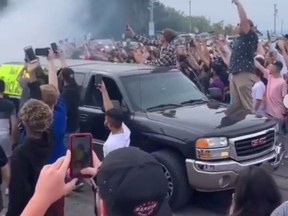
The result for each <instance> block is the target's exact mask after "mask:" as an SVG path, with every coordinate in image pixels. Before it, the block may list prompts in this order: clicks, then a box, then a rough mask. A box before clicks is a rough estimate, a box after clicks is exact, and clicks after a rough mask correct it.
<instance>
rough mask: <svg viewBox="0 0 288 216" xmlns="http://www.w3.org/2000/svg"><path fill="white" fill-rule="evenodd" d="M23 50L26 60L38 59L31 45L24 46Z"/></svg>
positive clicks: (31, 61)
mask: <svg viewBox="0 0 288 216" xmlns="http://www.w3.org/2000/svg"><path fill="white" fill-rule="evenodd" d="M24 52H25V59H26V60H27V62H29V63H35V62H37V61H38V59H37V56H36V55H35V52H34V50H33V47H32V46H27V47H25V48H24Z"/></svg>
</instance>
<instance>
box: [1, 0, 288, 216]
mask: <svg viewBox="0 0 288 216" xmlns="http://www.w3.org/2000/svg"><path fill="white" fill-rule="evenodd" d="M233 3H234V4H235V5H236V7H237V9H238V13H239V17H240V23H239V25H238V26H237V32H238V35H239V36H238V38H237V39H236V40H235V41H234V43H233V46H232V47H231V46H230V45H229V44H227V42H226V39H225V37H215V39H214V41H213V45H212V48H208V47H207V41H205V40H204V39H201V38H198V39H194V40H191V41H189V43H188V44H187V46H178V47H176V46H175V44H174V42H173V41H174V39H175V38H176V36H177V34H176V33H175V32H174V31H173V30H171V29H165V30H164V31H163V32H162V34H161V37H160V38H159V39H158V40H149V39H147V38H144V37H143V36H140V35H138V34H137V33H135V32H134V31H133V29H132V28H131V27H130V26H127V28H126V37H127V38H131V39H133V40H135V41H138V42H140V43H141V44H143V46H140V47H138V48H137V49H135V50H134V51H132V52H131V53H130V54H129V55H130V57H131V59H133V61H134V62H135V63H138V64H148V65H152V66H166V67H175V68H178V69H180V70H181V71H182V72H183V73H184V74H185V75H186V76H188V77H189V78H190V79H191V80H193V81H195V83H196V82H197V83H199V86H198V87H199V88H200V89H201V90H202V91H203V92H204V93H205V94H207V95H213V94H216V93H217V94H218V100H220V101H221V102H227V103H230V108H231V110H234V111H236V110H240V109H243V110H248V111H250V112H252V113H255V114H257V115H259V114H261V115H267V116H268V117H270V118H274V119H276V120H278V121H279V124H280V126H282V129H283V133H285V132H286V131H285V130H286V123H287V109H286V108H285V106H284V104H283V99H284V97H285V95H287V80H288V79H287V78H288V76H287V73H288V70H287V66H288V38H280V39H279V40H277V41H271V39H270V38H269V39H268V42H265V43H262V42H259V40H258V36H257V34H256V33H255V27H254V24H253V22H252V21H251V20H249V19H248V18H247V15H246V12H245V10H244V8H243V6H242V4H241V3H240V1H239V0H233ZM62 43H63V42H62ZM151 47H153V48H151ZM87 51H89V48H87ZM90 52H91V51H90ZM102 53H103V52H102ZM119 56H122V57H121V58H122V60H121V59H120V58H119V59H118V57H119ZM102 57H103V56H102ZM104 57H105V56H104ZM104 57H103V60H104ZM106 57H107V56H106ZM106 57H105V58H106ZM130 57H129V56H128V55H127V53H125V52H122V53H121V55H120V54H119V53H117V58H116V56H113V57H112V61H117V62H127V59H128V58H130ZM99 58H100V57H99ZM100 59H101V58H100ZM57 60H59V61H60V62H61V66H62V67H61V69H60V70H57V68H56V66H55V61H57ZM105 60H107V58H106V59H105ZM47 61H48V79H46V78H44V77H43V76H42V75H43V71H42V67H41V65H40V63H39V62H36V63H29V62H27V63H26V64H25V67H24V68H23V70H22V71H21V73H20V75H19V77H18V81H19V83H20V85H21V87H22V89H23V92H22V96H21V98H20V107H19V110H17V109H16V107H15V105H14V103H13V102H11V101H10V100H9V99H8V98H6V96H5V95H4V92H5V82H4V81H3V80H0V142H1V143H0V144H1V146H0V167H1V176H0V183H2V179H3V182H4V187H5V188H6V191H5V193H6V195H8V196H9V202H8V209H7V213H6V216H19V215H21V216H34V215H35V216H41V215H46V216H63V215H64V214H65V212H64V206H65V196H66V195H67V194H68V193H70V192H71V191H72V190H74V189H75V188H77V187H79V186H82V185H83V184H84V182H85V180H87V182H89V183H90V184H91V185H92V190H91V193H94V197H95V200H93V201H92V200H91V205H94V206H95V214H96V215H103V216H112V215H119V216H130V215H131V216H169V215H171V216H172V212H171V210H170V208H169V204H168V199H167V197H166V195H167V190H168V182H167V179H166V177H165V174H164V173H163V171H162V168H161V166H160V165H159V163H158V162H157V161H156V159H155V158H154V157H153V156H152V155H150V154H149V153H146V152H144V151H142V150H140V149H138V148H134V147H130V134H131V132H130V130H129V128H128V127H127V126H126V125H125V123H124V114H123V112H122V110H121V109H118V108H114V106H113V103H112V102H111V100H110V98H109V94H108V92H107V90H106V87H105V83H104V82H102V84H99V85H97V86H95V88H97V89H98V90H99V91H100V92H101V93H102V98H103V106H104V110H105V125H106V126H107V128H108V129H109V130H110V135H109V137H108V139H107V140H106V141H105V143H104V146H103V152H104V160H103V161H102V162H100V161H99V159H98V157H97V155H96V154H95V153H94V152H93V166H92V167H88V168H85V169H83V170H82V171H81V172H82V174H83V175H85V176H87V175H88V176H91V177H92V178H90V179H71V177H70V176H69V165H70V160H71V152H70V150H69V146H68V144H69V136H70V135H71V134H73V133H78V132H79V111H78V108H79V105H80V93H79V92H80V91H79V86H78V85H77V83H76V80H75V77H74V71H73V70H72V69H71V68H69V67H68V65H67V64H66V60H65V57H64V54H63V53H62V52H61V51H60V50H59V51H58V52H56V53H55V52H53V51H52V50H49V55H48V57H47ZM27 73H28V74H29V76H26V74H27ZM215 92H216V93H215ZM151 178H153V180H152V179H151ZM0 201H2V199H1V200H0ZM281 202H282V198H281V195H280V192H279V189H278V188H277V185H276V183H275V182H274V180H273V178H272V177H271V176H270V174H269V172H268V170H266V169H263V168H260V167H254V166H253V167H249V168H247V169H245V170H243V172H241V174H240V175H239V178H238V180H237V184H236V188H235V193H234V194H233V196H232V202H231V207H230V209H229V210H230V211H229V210H227V211H229V213H228V215H229V216H255V215H257V216H269V215H272V216H276V215H277V216H285V215H288V210H287V209H288V204H287V203H283V204H282V205H281ZM0 208H1V209H3V202H0ZM92 214H93V213H92V212H91V215H92Z"/></svg>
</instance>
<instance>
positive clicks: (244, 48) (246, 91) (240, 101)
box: [229, 0, 258, 111]
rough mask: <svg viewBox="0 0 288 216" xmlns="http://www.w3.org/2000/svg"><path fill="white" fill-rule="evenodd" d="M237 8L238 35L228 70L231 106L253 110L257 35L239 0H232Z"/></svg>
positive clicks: (234, 108)
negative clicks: (238, 19)
mask: <svg viewBox="0 0 288 216" xmlns="http://www.w3.org/2000/svg"><path fill="white" fill-rule="evenodd" d="M232 2H233V3H234V4H235V5H236V6H237V8H238V13H239V17H240V24H239V25H238V33H239V37H238V38H237V39H236V40H235V42H234V44H233V48H232V54H231V59H230V66H229V71H230V74H231V80H230V92H231V97H232V98H231V99H232V103H231V108H233V110H238V109H246V110H250V111H253V98H252V87H253V83H254V78H255V75H254V74H253V71H254V56H255V53H256V51H257V46H258V36H257V34H256V33H255V28H254V24H253V22H252V21H251V20H249V19H248V18H247V15H246V12H245V10H244V8H243V6H242V5H241V3H240V2H239V0H233V1H232Z"/></svg>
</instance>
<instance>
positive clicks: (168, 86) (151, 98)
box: [121, 71, 208, 110]
mask: <svg viewBox="0 0 288 216" xmlns="http://www.w3.org/2000/svg"><path fill="white" fill-rule="evenodd" d="M121 80H122V82H123V85H124V88H125V90H126V91H127V94H128V97H129V99H130V100H131V103H132V105H133V106H134V108H135V109H138V110H139V109H140V110H150V109H151V108H154V107H161V105H162V107H163V108H164V107H165V105H167V106H168V105H172V104H173V105H183V103H184V104H186V103H187V102H188V101H190V102H191V103H192V102H193V101H203V100H205V101H206V100H208V99H207V97H206V96H205V95H204V94H203V93H202V92H201V91H199V89H198V88H197V87H196V86H195V84H194V83H193V82H192V81H190V80H189V79H188V78H187V77H186V76H184V75H183V74H182V73H181V72H175V71H174V72H167V73H150V74H143V75H136V76H135V75H134V76H126V77H122V78H121Z"/></svg>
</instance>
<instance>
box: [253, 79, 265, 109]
mask: <svg viewBox="0 0 288 216" xmlns="http://www.w3.org/2000/svg"><path fill="white" fill-rule="evenodd" d="M265 92H266V86H265V84H264V83H263V82H262V81H258V82H256V83H255V84H254V86H253V88H252V97H253V102H254V107H255V105H256V102H257V100H262V103H261V105H260V107H259V109H258V110H257V111H256V112H257V113H259V114H264V113H265V104H264V97H265Z"/></svg>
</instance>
